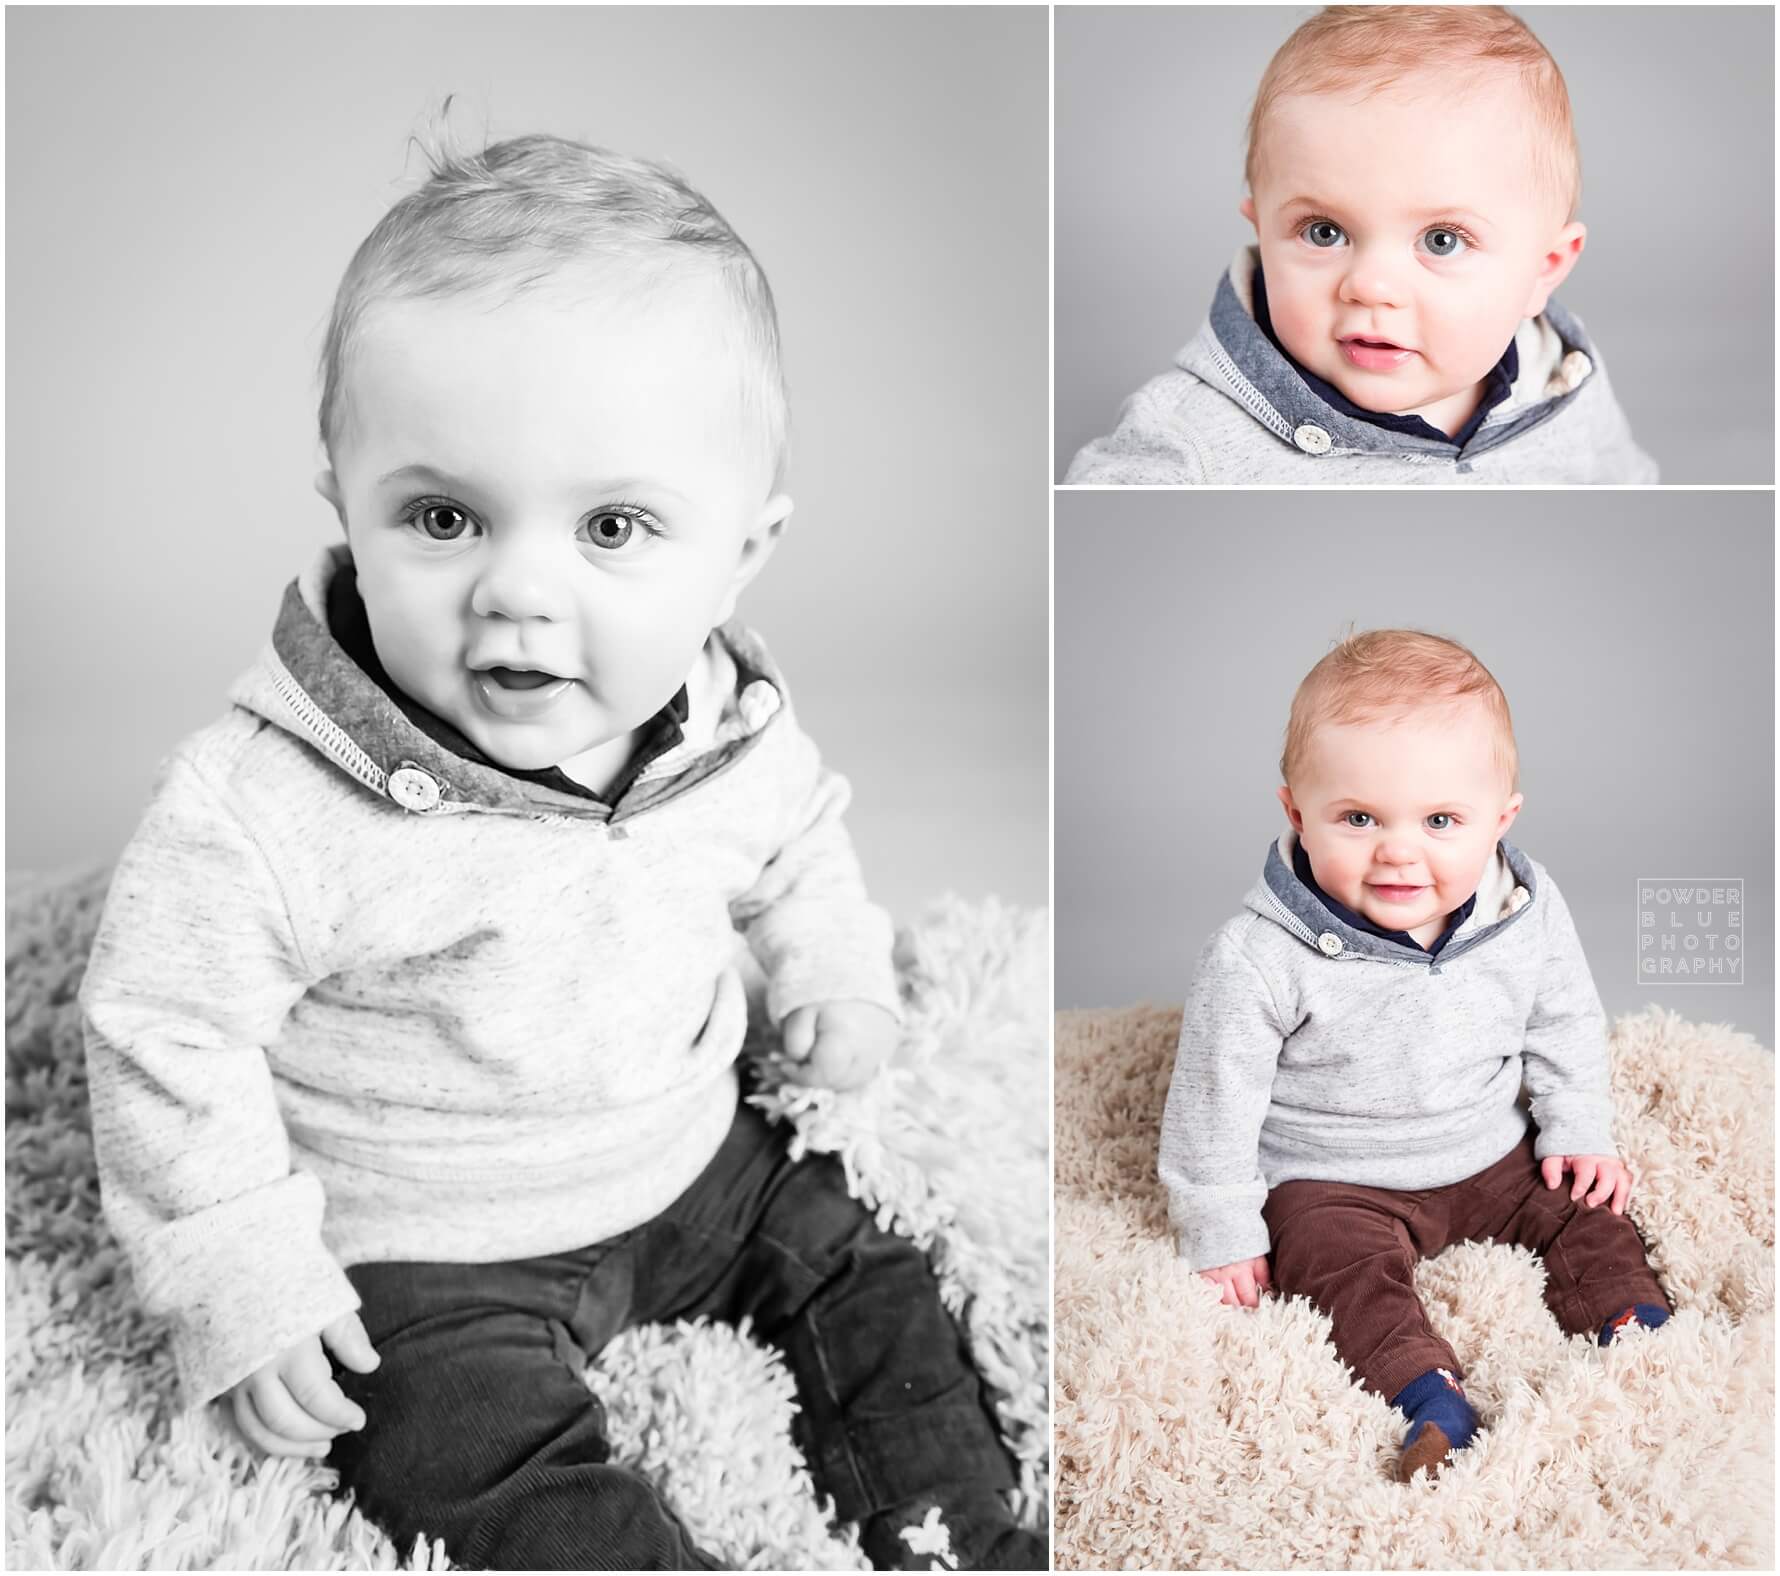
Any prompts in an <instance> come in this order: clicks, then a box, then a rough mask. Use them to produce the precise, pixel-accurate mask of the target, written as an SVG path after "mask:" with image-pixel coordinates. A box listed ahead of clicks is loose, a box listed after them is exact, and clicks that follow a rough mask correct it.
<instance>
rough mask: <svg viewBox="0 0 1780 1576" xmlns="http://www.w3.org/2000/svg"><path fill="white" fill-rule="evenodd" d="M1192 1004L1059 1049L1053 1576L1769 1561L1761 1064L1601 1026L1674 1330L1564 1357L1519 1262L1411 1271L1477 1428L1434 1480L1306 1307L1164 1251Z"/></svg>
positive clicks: (1109, 1015)
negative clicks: (1164, 1171) (1163, 1121)
mask: <svg viewBox="0 0 1780 1576" xmlns="http://www.w3.org/2000/svg"><path fill="white" fill-rule="evenodd" d="M1179 1032H1180V1010H1179V1008H1178V1007H1176V1008H1165V1007H1147V1006H1146V1007H1138V1008H1134V1009H1130V1010H1126V1011H1115V1012H1066V1013H1062V1014H1060V1015H1059V1017H1058V1022H1057V1036H1056V1100H1057V1116H1056V1145H1057V1183H1056V1189H1057V1191H1056V1234H1057V1241H1056V1255H1057V1266H1056V1309H1057V1372H1056V1378H1057V1407H1056V1437H1057V1454H1058V1474H1057V1525H1056V1541H1055V1544H1054V1555H1055V1559H1056V1563H1057V1567H1058V1569H1073V1570H1109V1569H1110V1570H1170V1569H1172V1570H1292V1569H1301V1568H1309V1569H1312V1570H1441V1569H1447V1570H1451V1569H1459V1570H1616V1569H1617V1570H1681V1569H1689V1570H1696V1569H1697V1570H1705V1569H1720V1570H1724V1569H1739V1570H1770V1571H1771V1570H1773V1569H1774V1129H1773V1121H1774V1059H1773V1056H1772V1054H1771V1053H1770V1052H1769V1051H1768V1050H1766V1049H1765V1048H1764V1047H1762V1046H1761V1045H1759V1044H1757V1043H1756V1042H1755V1041H1754V1040H1753V1039H1751V1038H1750V1037H1749V1036H1748V1035H1746V1034H1741V1033H1738V1032H1737V1031H1736V1030H1734V1029H1732V1028H1730V1027H1728V1026H1724V1025H1702V1024H1694V1023H1689V1022H1687V1021H1685V1020H1684V1019H1682V1018H1680V1017H1678V1016H1676V1015H1675V1014H1674V1013H1672V1012H1668V1011H1665V1010H1663V1009H1661V1008H1649V1009H1646V1010H1645V1011H1643V1012H1640V1013H1636V1014H1630V1015H1627V1016H1626V1017H1623V1018H1621V1019H1620V1020H1619V1021H1618V1022H1617V1023H1616V1024H1615V1025H1614V1027H1613V1030H1612V1045H1611V1050H1612V1085H1613V1097H1614V1106H1615V1110H1616V1112H1617V1122H1616V1127H1617V1131H1618V1137H1619V1141H1620V1145H1621V1148H1622V1150H1623V1151H1624V1153H1625V1155H1626V1157H1627V1159H1628V1160H1629V1161H1630V1162H1631V1164H1632V1166H1633V1170H1634V1172H1635V1174H1636V1176H1637V1177H1638V1179H1639V1180H1638V1182H1637V1184H1636V1187H1635V1190H1634V1192H1633V1195H1632V1200H1631V1204H1630V1207H1629V1209H1628V1213H1629V1214H1630V1216H1631V1217H1632V1218H1633V1219H1634V1220H1635V1222H1636V1223H1637V1225H1638V1227H1639V1229H1640V1230H1641V1231H1642V1232H1643V1234H1644V1238H1645V1241H1646V1243H1647V1244H1649V1247H1650V1258H1651V1263H1652V1265H1653V1266H1654V1268H1655V1269H1656V1272H1657V1275H1658V1276H1659V1278H1660V1279H1661V1280H1662V1282H1663V1284H1664V1285H1665V1287H1666V1288H1667V1289H1668V1292H1669V1295H1670V1297H1671V1299H1672V1300H1673V1302H1674V1305H1675V1309H1676V1311H1675V1314H1674V1316H1673V1317H1672V1318H1671V1319H1670V1320H1669V1322H1668V1323H1667V1324H1666V1325H1664V1326H1663V1327H1662V1328H1661V1329H1657V1330H1631V1331H1627V1332H1625V1333H1624V1334H1622V1335H1621V1336H1620V1337H1618V1338H1617V1339H1616V1340H1615V1342H1614V1344H1613V1345H1612V1346H1610V1347H1607V1348H1601V1347H1599V1346H1597V1345H1596V1344H1595V1342H1594V1341H1593V1340H1592V1339H1591V1338H1590V1337H1588V1336H1566V1335H1564V1333H1563V1331H1562V1330H1561V1329H1559V1327H1558V1324H1557V1321H1556V1320H1555V1319H1554V1318H1553V1317H1552V1315H1551V1312H1550V1310H1549V1309H1547V1308H1546V1306H1545V1303H1544V1301H1543V1298H1542V1288H1543V1285H1544V1279H1545V1272H1544V1270H1543V1268H1542V1267H1541V1263H1540V1260H1539V1259H1537V1258H1536V1257H1535V1256H1534V1255H1533V1254H1531V1253H1529V1252H1528V1251H1527V1250H1525V1249H1523V1248H1518V1247H1512V1246H1503V1245H1499V1244H1494V1243H1483V1242H1474V1243H1464V1244H1461V1245H1459V1246H1457V1247H1452V1248H1449V1249H1447V1251H1446V1252H1444V1253H1442V1254H1439V1255H1438V1256H1436V1257H1435V1258H1433V1259H1430V1260H1424V1261H1423V1262H1422V1263H1421V1264H1420V1265H1419V1266H1418V1267H1417V1269H1416V1273H1415V1282H1416V1288H1417V1290H1418V1291H1419V1292H1420V1293H1421V1297H1422V1301H1423V1303H1424V1304H1425V1305H1426V1307H1427V1309H1428V1313H1429V1316H1430V1318H1431V1320H1432V1322H1433V1325H1434V1328H1435V1329H1436V1330H1437V1331H1438V1332H1439V1333H1440V1334H1441V1335H1442V1336H1443V1337H1445V1339H1446V1340H1448V1341H1449V1342H1451V1343H1452V1346H1453V1349H1454V1350H1455V1351H1456V1352H1457V1353H1458V1356H1459V1360H1460V1361H1461V1362H1462V1363H1463V1364H1464V1366H1465V1372H1466V1380H1465V1389H1466V1393H1467V1394H1468V1395H1469V1397H1470V1399H1471V1402H1472V1404H1473V1405H1474V1406H1475V1407H1476V1408H1477V1410H1478V1411H1479V1412H1480V1413H1481V1414H1482V1419H1483V1428H1482V1430H1481V1431H1480V1432H1479V1434H1478V1436H1477V1438H1476V1440H1475V1442H1474V1443H1473V1444H1472V1445H1471V1447H1470V1448H1469V1449H1467V1450H1464V1451H1461V1452H1459V1453H1458V1455H1457V1456H1455V1458H1454V1464H1453V1465H1452V1466H1451V1467H1449V1468H1448V1469H1447V1470H1446V1471H1444V1472H1443V1473H1442V1474H1441V1476H1440V1477H1439V1479H1438V1480H1435V1481H1430V1480H1429V1478H1428V1477H1427V1476H1426V1475H1425V1474H1423V1475H1420V1476H1418V1477H1416V1478H1415V1479H1414V1480H1413V1481H1412V1482H1410V1483H1409V1484H1401V1483H1398V1482H1396V1481H1394V1478H1393V1476H1392V1467H1393V1465H1394V1463H1395V1461H1396V1456H1397V1452H1398V1448H1399V1446H1400V1444H1401V1441H1402V1437H1403V1432H1404V1426H1405V1425H1404V1420H1403V1417H1402V1415H1401V1414H1400V1413H1398V1412H1396V1411H1394V1410H1393V1409H1392V1408H1391V1407H1390V1406H1389V1405H1388V1404H1387V1403H1386V1402H1385V1401H1384V1400H1382V1399H1381V1398H1380V1397H1378V1396H1375V1395H1372V1394H1369V1393H1367V1392H1365V1391H1363V1390H1361V1389H1360V1388H1359V1386H1358V1384H1357V1383H1356V1382H1355V1381H1354V1380H1353V1378H1352V1376H1351V1375H1350V1374H1349V1372H1348V1371H1347V1369H1346V1368H1345V1367H1343V1365H1342V1364H1341V1362H1340V1360H1339V1359H1338V1358H1337V1357H1336V1355H1335V1351H1334V1348H1333V1347H1331V1346H1330V1345H1329V1344H1328V1333H1329V1321H1328V1319H1327V1318H1326V1317H1325V1316H1324V1315H1323V1314H1321V1313H1319V1312H1317V1311H1316V1309H1315V1308H1314V1307H1313V1306H1312V1305H1311V1304H1310V1303H1309V1302H1308V1301H1306V1300H1305V1299H1304V1298H1302V1297H1296V1298H1293V1299H1291V1300H1290V1301H1289V1302H1282V1301H1280V1300H1279V1299H1278V1298H1274V1297H1269V1298H1265V1299H1263V1300H1262V1303H1261V1306H1260V1307H1259V1308H1257V1309H1249V1308H1233V1307H1225V1306H1222V1305H1221V1304H1220V1302H1219V1292H1218V1289H1217V1288H1216V1287H1215V1286H1213V1285H1212V1284H1211V1283H1209V1282H1208V1281H1205V1280H1204V1279H1202V1278H1201V1277H1200V1276H1198V1275H1197V1274H1195V1273H1193V1272H1191V1271H1189V1270H1187V1269H1186V1268H1185V1267H1184V1266H1183V1265H1182V1264H1181V1263H1180V1262H1179V1260H1178V1259H1177V1258H1176V1257H1175V1250H1174V1245H1173V1243H1172V1241H1171V1239H1170V1235H1169V1231H1168V1211H1167V1200H1166V1197H1165V1195H1164V1193H1163V1191H1162V1188H1161V1186H1160V1184H1159V1183H1158V1182H1157V1180H1156V1143H1157V1136H1158V1126H1159V1122H1160V1118H1161V1113H1162V1106H1163V1102H1164V1099H1165V1097H1166V1094H1167V1090H1168V1079H1169V1074H1170V1071H1171V1069H1172V1067H1173V1063H1174V1050H1175V1040H1176V1038H1177V1036H1178V1035H1179Z"/></svg>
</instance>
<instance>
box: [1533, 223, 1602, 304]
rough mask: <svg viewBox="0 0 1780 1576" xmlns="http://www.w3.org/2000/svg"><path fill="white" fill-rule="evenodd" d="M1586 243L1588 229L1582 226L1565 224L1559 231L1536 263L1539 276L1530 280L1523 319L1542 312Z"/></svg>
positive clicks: (1567, 276)
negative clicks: (1529, 289) (1530, 294)
mask: <svg viewBox="0 0 1780 1576" xmlns="http://www.w3.org/2000/svg"><path fill="white" fill-rule="evenodd" d="M1587 242H1588V226H1587V225H1585V224H1566V225H1565V226H1564V227H1563V229H1561V230H1559V231H1558V234H1557V239H1556V240H1555V241H1553V242H1552V243H1551V247H1550V249H1549V250H1548V251H1547V252H1546V253H1545V255H1544V256H1543V257H1541V258H1540V259H1539V272H1538V273H1537V274H1535V275H1534V276H1533V294H1532V296H1531V298H1530V299H1529V300H1528V302H1527V309H1526V311H1525V312H1523V313H1522V314H1521V315H1522V316H1523V317H1537V316H1538V315H1539V314H1540V313H1541V312H1543V311H1544V310H1545V303H1546V302H1547V301H1549V300H1550V299H1551V297H1552V294H1553V292H1554V291H1556V289H1557V287H1558V286H1559V285H1561V284H1562V283H1563V282H1564V281H1565V280H1566V279H1568V278H1569V277H1570V270H1571V269H1572V268H1574V267H1575V266H1576V260H1577V259H1578V258H1579V257H1581V256H1582V248H1583V247H1584V246H1585V245H1586V244H1587Z"/></svg>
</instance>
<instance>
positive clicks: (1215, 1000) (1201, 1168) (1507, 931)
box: [1158, 830, 1616, 1270]
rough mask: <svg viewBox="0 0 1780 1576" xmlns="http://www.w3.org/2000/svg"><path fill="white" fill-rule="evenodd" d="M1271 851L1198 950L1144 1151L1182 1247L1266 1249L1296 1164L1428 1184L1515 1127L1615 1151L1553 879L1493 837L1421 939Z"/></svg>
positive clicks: (1232, 1251) (1572, 943)
mask: <svg viewBox="0 0 1780 1576" xmlns="http://www.w3.org/2000/svg"><path fill="white" fill-rule="evenodd" d="M1295 843H1296V834H1295V833H1294V832H1292V831H1289V830H1288V831H1287V832H1286V833H1285V834H1284V836H1282V837H1281V838H1280V840H1279V842H1278V843H1277V844H1275V845H1274V846H1273V847H1272V848H1271V849H1270V850H1269V851H1268V857H1267V863H1266V868H1265V870H1264V872H1263V874H1262V877H1261V879H1260V881H1258V882H1257V883H1256V884H1255V886H1254V887H1253V888H1252V889H1251V890H1250V892H1249V893H1248V895H1247V897H1246V898H1245V899H1244V912H1243V913H1242V914H1240V915H1239V916H1237V917H1236V918H1234V919H1231V920H1228V921H1226V922H1225V923H1224V924H1223V925H1221V926H1219V928H1218V929H1217V930H1216V931H1215V932H1214V933H1213V935H1212V937H1211V939H1210V940H1209V941H1208V942H1207V943H1206V944H1205V947H1204V949H1203V951H1202V952H1201V953H1200V955H1199V961H1198V966H1197V969H1196V971H1195V973H1194V976H1193V983H1192V989H1191V991H1190V993H1189V995H1188V998H1187V1004H1186V1012H1185V1016H1184V1017H1183V1019H1182V1022H1181V1034H1180V1044H1179V1048H1178V1050H1177V1052H1176V1055H1175V1063H1174V1076H1173V1080H1172V1082H1171V1083H1170V1085H1169V1090H1168V1103H1167V1107H1166V1109H1165V1111H1164V1114H1163V1119H1162V1140H1161V1152H1160V1156H1159V1160H1158V1170H1159V1173H1160V1176H1161V1179H1162V1182H1163V1184H1164V1185H1165V1186H1166V1188H1167V1190H1168V1200H1169V1213H1170V1219H1171V1221H1172V1223H1173V1227H1174V1230H1175V1233H1176V1237H1177V1242H1178V1246H1179V1250H1180V1254H1181V1256H1182V1258H1184V1259H1185V1260H1186V1261H1187V1263H1188V1265H1189V1266H1190V1267H1191V1268H1192V1269H1195V1270H1202V1269H1215V1268H1217V1267H1218V1266H1220V1265H1224V1264H1233V1263H1236V1262H1238V1261H1239V1260H1242V1259H1249V1258H1255V1257H1258V1256H1259V1255H1261V1254H1264V1253H1266V1252H1267V1250H1268V1248H1269V1246H1270V1241H1269V1238H1268V1234H1267V1227H1266V1224H1265V1222H1264V1221H1263V1220H1262V1218H1261V1206H1262V1204H1263V1203H1264V1202H1265V1201H1266V1198H1267V1193H1268V1190H1269V1189H1270V1188H1272V1187H1275V1186H1277V1185H1278V1184H1280V1183H1282V1182H1290V1181H1294V1180H1296V1179H1299V1178H1316V1179H1321V1180H1324V1181H1336V1182H1352V1183H1357V1184H1359V1185H1361V1186H1365V1187H1384V1188H1399V1189H1416V1188H1433V1187H1445V1186H1447V1185H1448V1184H1449V1183H1453V1182H1460V1181H1463V1180H1464V1179H1465V1178H1466V1177H1469V1176H1474V1175H1475V1174H1476V1173H1477V1172H1479V1171H1482V1170H1484V1169H1485V1168H1486V1167H1488V1166H1490V1165H1493V1164H1494V1163H1495V1162H1496V1161H1498V1160H1500V1159H1501V1158H1502V1156H1503V1155H1505V1154H1507V1153H1508V1151H1509V1150H1511V1149H1512V1148H1513V1147H1514V1146H1515V1145H1516V1144H1517V1143H1519V1142H1520V1140H1521V1138H1522V1137H1523V1136H1524V1134H1525V1133H1526V1130H1527V1122H1528V1114H1527V1112H1526V1111H1524V1110H1523V1109H1522V1108H1521V1106H1520V1104H1519V1103H1518V1100H1519V1095H1520V1090H1521V1083H1522V1080H1523V1077H1524V1080H1525V1083H1526V1087H1527V1090H1528V1091H1529V1093H1530V1094H1531V1096H1532V1101H1531V1120H1532V1121H1533V1123H1534V1124H1535V1126H1536V1127H1537V1129H1538V1135H1537V1139H1536V1143H1535V1149H1534V1152H1535V1154H1537V1155H1538V1156H1539V1157H1540V1158H1541V1159H1543V1158H1544V1157H1545V1156H1547V1155H1560V1154H1608V1155H1610V1154H1614V1153H1616V1151H1615V1149H1614V1147H1613V1104H1612V1099H1611V1096H1610V1094H1609V1092H1608V1082H1607V1032H1606V1030H1607V1025H1606V1014H1605V1013H1604V1012H1603V1011H1602V1008H1601V1001H1600V997H1599V995H1598V994H1597V993H1596V991H1595V986H1594V980H1593V979H1592V977H1591V976H1590V974H1589V970H1588V962H1587V959H1586V958H1585V957H1584V956H1583V952H1582V944H1581V942H1580V940H1579V939H1578V938H1577V935H1576V927H1575V925H1574V924H1573V923H1572V922H1571V919H1570V911H1569V909H1568V908H1567V907H1566V906H1565V904H1564V900H1563V897H1562V895H1561V894H1560V893H1559V891H1558V889H1557V884H1556V883H1555V882H1554V881H1552V879H1551V877H1550V876H1549V875H1548V874H1547V873H1546V871H1545V868H1544V867H1543V866H1542V865H1540V864H1538V863H1537V862H1536V861H1535V860H1532V859H1529V858H1528V857H1527V856H1526V855H1525V854H1523V853H1521V852H1520V851H1519V850H1518V849H1517V848H1515V847H1514V846H1513V845H1512V844H1511V843H1509V842H1507V841H1506V840H1505V839H1504V840H1503V841H1501V842H1500V843H1498V845H1497V852H1496V856H1495V857H1494V858H1493V859H1492V860H1491V862H1490V864H1489V865H1488V866H1486V868H1485V872H1484V875H1483V878H1482V880H1481V881H1480V882H1479V885H1478V891H1477V905H1476V907H1475V908H1474V909H1473V910H1472V913H1471V917H1470V918H1469V919H1467V920H1466V921H1465V923H1464V924H1463V925H1461V926H1460V927H1459V929H1458V930H1457V932H1455V934H1454V935H1453V937H1452V938H1451V939H1450V940H1449V941H1448V942H1447V944H1446V946H1445V947H1444V948H1443V949H1442V951H1441V953H1440V955H1439V956H1438V957H1437V958H1430V957H1429V956H1428V955H1427V954H1426V953H1424V952H1420V951H1418V950H1417V949H1415V948H1411V947H1406V946H1403V945H1401V944H1400V943H1398V942H1394V941H1388V940H1386V939H1384V938H1383V937H1380V936H1374V935H1370V934H1368V933H1366V932H1364V931H1360V930H1356V929H1354V928H1353V927H1352V926H1350V925H1347V924H1345V923H1343V922H1342V921H1341V920H1339V919H1337V918H1335V917H1334V916H1333V915H1331V914H1330V913H1329V912H1328V910H1327V909H1325V908H1324V907H1323V905H1322V904H1321V903H1319V902H1318V901H1317V899H1316V898H1315V897H1314V896H1313V895H1312V894H1311V892H1310V891H1309V889H1308V888H1306V887H1305V885H1304V884H1303V882H1301V881H1300V880H1299V879H1298V878H1297V876H1296V875H1294V874H1293V872H1292V850H1293V847H1294V846H1295Z"/></svg>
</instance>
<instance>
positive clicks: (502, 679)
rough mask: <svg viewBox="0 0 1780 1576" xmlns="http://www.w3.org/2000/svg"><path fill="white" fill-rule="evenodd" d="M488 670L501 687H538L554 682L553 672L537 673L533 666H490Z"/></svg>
mask: <svg viewBox="0 0 1780 1576" xmlns="http://www.w3.org/2000/svg"><path fill="white" fill-rule="evenodd" d="M488 671H489V673H490V674H491V675H493V678H494V681H495V683H497V684H499V685H500V686H501V688H502V689H539V688H541V687H542V686H543V685H545V684H554V683H555V682H556V675H555V674H553V673H539V672H538V671H537V670H536V669H535V668H490V669H489V670H488Z"/></svg>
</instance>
